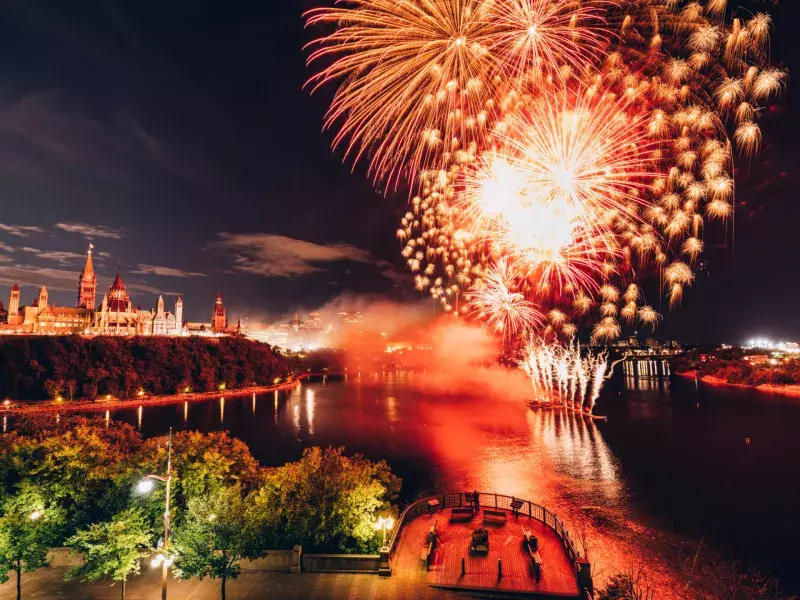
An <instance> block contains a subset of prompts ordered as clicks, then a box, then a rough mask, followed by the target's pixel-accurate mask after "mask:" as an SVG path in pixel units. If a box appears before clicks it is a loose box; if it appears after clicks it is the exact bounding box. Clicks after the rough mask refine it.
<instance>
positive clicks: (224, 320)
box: [211, 294, 228, 333]
mask: <svg viewBox="0 0 800 600" xmlns="http://www.w3.org/2000/svg"><path fill="white" fill-rule="evenodd" d="M227 329H228V316H227V314H226V312H225V305H224V304H223V303H222V294H217V301H216V302H215V303H214V309H213V310H212V311H211V330H212V331H213V332H214V333H223V332H225V331H226V330H227Z"/></svg>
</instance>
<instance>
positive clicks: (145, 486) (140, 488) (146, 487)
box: [136, 479, 153, 494]
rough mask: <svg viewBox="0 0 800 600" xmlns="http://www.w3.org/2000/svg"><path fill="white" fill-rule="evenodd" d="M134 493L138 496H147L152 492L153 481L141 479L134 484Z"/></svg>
mask: <svg viewBox="0 0 800 600" xmlns="http://www.w3.org/2000/svg"><path fill="white" fill-rule="evenodd" d="M136 491H137V492H139V493H140V494H149V493H150V492H152V491H153V480H152V479H142V480H141V481H140V482H139V483H138V484H136Z"/></svg>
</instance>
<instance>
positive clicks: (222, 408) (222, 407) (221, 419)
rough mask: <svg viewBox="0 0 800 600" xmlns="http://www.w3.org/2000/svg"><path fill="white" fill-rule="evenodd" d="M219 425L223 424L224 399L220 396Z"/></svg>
mask: <svg viewBox="0 0 800 600" xmlns="http://www.w3.org/2000/svg"><path fill="white" fill-rule="evenodd" d="M219 424H220V425H224V424H225V397H224V396H222V397H220V399H219Z"/></svg>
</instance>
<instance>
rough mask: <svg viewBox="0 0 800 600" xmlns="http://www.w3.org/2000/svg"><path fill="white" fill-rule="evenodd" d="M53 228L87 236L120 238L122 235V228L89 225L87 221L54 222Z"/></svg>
mask: <svg viewBox="0 0 800 600" xmlns="http://www.w3.org/2000/svg"><path fill="white" fill-rule="evenodd" d="M53 227H54V228H55V229H60V230H61V231H66V232H68V233H79V234H80V235H82V236H85V237H87V238H109V239H113V240H121V239H122V238H123V237H124V234H123V232H122V230H120V229H115V228H114V227H109V226H107V225H89V224H87V223H56V224H55V225H53Z"/></svg>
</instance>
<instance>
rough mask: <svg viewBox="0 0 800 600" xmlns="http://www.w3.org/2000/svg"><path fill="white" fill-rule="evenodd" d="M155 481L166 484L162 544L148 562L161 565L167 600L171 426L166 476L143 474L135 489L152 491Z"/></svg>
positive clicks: (164, 596)
mask: <svg viewBox="0 0 800 600" xmlns="http://www.w3.org/2000/svg"><path fill="white" fill-rule="evenodd" d="M155 481H163V482H164V483H165V484H166V485H167V489H166V492H167V493H166V496H165V499H164V545H163V546H162V547H161V552H160V553H159V554H156V556H155V557H154V558H153V560H152V562H151V563H150V564H151V565H152V566H153V568H156V567H158V566H159V565H160V566H161V600H167V576H168V575H169V568H170V566H171V565H172V562H173V560H174V558H173V557H172V556H170V554H169V521H170V515H169V496H170V488H171V487H172V427H170V428H169V438H167V474H166V476H164V475H153V474H148V475H145V476H144V479H142V480H141V481H140V482H139V483H138V484H136V491H137V492H139V493H140V494H148V493H150V492H152V491H153V488H154V487H155Z"/></svg>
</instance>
